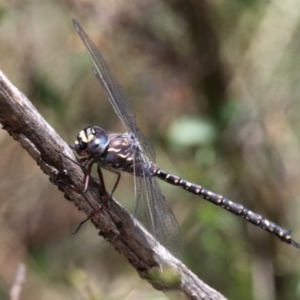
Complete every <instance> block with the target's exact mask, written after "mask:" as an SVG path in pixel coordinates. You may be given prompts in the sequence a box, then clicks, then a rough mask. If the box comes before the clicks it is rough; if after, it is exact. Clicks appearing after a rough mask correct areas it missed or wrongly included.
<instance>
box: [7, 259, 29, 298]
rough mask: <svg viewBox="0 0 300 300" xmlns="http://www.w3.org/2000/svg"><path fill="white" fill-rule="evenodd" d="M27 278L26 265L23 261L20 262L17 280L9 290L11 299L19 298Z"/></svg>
mask: <svg viewBox="0 0 300 300" xmlns="http://www.w3.org/2000/svg"><path fill="white" fill-rule="evenodd" d="M25 280H26V266H25V265H24V264H22V263H19V265H18V267H17V271H16V276H15V280H14V282H13V285H12V287H11V289H10V291H9V296H10V298H9V299H10V300H19V299H20V295H21V291H22V286H23V284H24V282H25Z"/></svg>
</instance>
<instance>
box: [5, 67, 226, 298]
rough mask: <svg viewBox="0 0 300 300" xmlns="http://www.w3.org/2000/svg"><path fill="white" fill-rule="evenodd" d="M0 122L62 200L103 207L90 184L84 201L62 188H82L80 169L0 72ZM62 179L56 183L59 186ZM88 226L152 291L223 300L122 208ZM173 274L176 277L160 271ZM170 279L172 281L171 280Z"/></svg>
mask: <svg viewBox="0 0 300 300" xmlns="http://www.w3.org/2000/svg"><path fill="white" fill-rule="evenodd" d="M0 122H1V123H2V125H3V128H4V129H5V130H6V131H7V132H8V133H9V134H10V135H11V136H12V137H13V138H14V139H15V140H16V141H18V142H20V143H21V145H22V147H23V148H24V149H25V150H26V151H27V152H28V153H29V154H30V156H31V157H32V158H33V159H34V160H35V161H36V162H37V164H38V165H39V166H40V168H41V170H42V171H43V172H44V173H45V174H46V175H48V176H49V178H50V180H51V182H53V183H54V184H56V185H57V186H58V188H59V189H60V190H61V191H63V193H64V195H65V197H66V198H67V199H68V200H71V201H73V203H74V204H75V205H76V206H77V207H78V208H79V209H80V210H83V211H84V212H85V213H86V214H87V215H88V216H89V215H91V214H92V212H93V211H94V209H96V208H98V207H99V205H101V204H103V202H102V200H101V195H100V189H99V185H98V184H99V183H97V182H96V181H95V180H94V179H91V182H90V185H89V189H88V191H87V193H86V194H85V195H84V196H82V195H79V194H77V193H76V192H75V191H74V189H71V188H69V187H68V186H67V185H66V184H63V182H67V183H70V184H73V185H75V186H81V184H82V180H83V177H84V174H83V172H82V170H81V169H80V167H79V166H77V165H76V164H74V163H72V162H71V161H70V160H68V159H67V158H65V157H64V156H63V155H61V154H60V153H59V152H58V151H61V152H63V153H64V154H65V155H67V156H69V157H73V159H75V158H74V155H73V152H72V151H71V149H70V148H69V146H68V145H67V144H66V143H65V142H64V141H63V140H62V139H61V137H60V136H59V135H58V134H57V133H56V132H55V130H54V129H53V128H52V127H51V126H50V125H49V124H48V123H47V122H46V121H45V120H44V119H43V117H42V116H41V115H40V114H39V112H38V111H37V110H36V108H35V107H34V106H33V105H32V103H31V102H30V101H29V100H28V99H27V98H26V97H25V96H24V95H23V94H22V93H21V92H20V91H19V90H18V89H17V88H16V87H15V86H13V85H12V83H11V82H10V81H9V80H8V79H7V78H6V76H5V75H4V74H3V73H2V72H1V70H0ZM58 179H60V180H58ZM91 221H92V223H93V224H94V225H95V227H96V228H97V229H99V230H100V232H99V234H100V235H101V236H103V237H104V238H105V239H106V240H107V241H108V242H109V243H111V244H112V245H113V246H114V247H115V249H116V250H117V251H118V252H120V253H121V254H122V255H124V256H125V257H126V258H127V259H128V261H129V263H130V264H131V265H132V266H133V267H134V268H135V269H136V270H137V272H138V273H139V275H140V276H141V278H143V279H146V280H148V282H149V283H150V284H152V286H153V287H154V288H156V289H158V290H161V291H164V292H166V293H167V294H172V297H176V299H179V298H178V297H179V296H181V297H182V296H184V298H186V299H211V300H212V299H213V300H221V299H225V298H224V296H222V295H221V294H220V293H218V292H217V291H215V290H214V289H212V288H211V287H209V286H208V285H207V284H205V283H204V282H202V281H201V280H200V279H199V278H197V276H196V275H195V274H193V273H192V272H191V271H190V270H189V269H188V268H187V267H186V266H185V265H184V264H182V263H181V262H180V261H179V260H177V259H176V258H174V257H173V256H172V255H171V254H170V253H168V252H167V251H166V250H165V249H164V248H163V247H162V246H160V245H159V244H158V243H157V242H156V241H155V239H154V238H153V237H152V236H151V235H150V234H149V233H147V232H146V231H145V229H144V228H143V227H142V226H141V225H140V224H139V223H138V221H137V220H136V219H134V217H133V216H132V215H131V214H130V213H128V211H127V210H126V209H124V208H123V207H122V206H121V205H120V204H118V203H117V202H116V201H114V200H113V199H110V200H109V201H107V203H106V204H105V209H103V210H102V211H101V213H99V214H96V215H94V216H93V217H92V218H91ZM165 269H167V270H172V272H175V273H176V275H173V273H172V272H171V273H172V276H169V275H168V276H165V275H164V274H170V273H169V272H165V273H164V274H163V275H162V274H161V270H165ZM170 278H171V279H170Z"/></svg>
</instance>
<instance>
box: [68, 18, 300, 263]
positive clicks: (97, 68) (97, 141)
mask: <svg viewBox="0 0 300 300" xmlns="http://www.w3.org/2000/svg"><path fill="white" fill-rule="evenodd" d="M73 23H74V26H75V29H76V31H77V33H78V35H79V36H80V38H81V39H82V41H83V43H84V45H85V47H86V48H87V50H88V53H89V55H90V57H91V59H92V61H93V63H94V67H93V72H94V74H95V76H96V78H97V80H98V81H99V82H100V84H101V86H102V88H103V89H104V91H105V93H106V95H107V97H108V99H109V101H110V103H111V105H112V106H113V108H114V110H115V112H116V113H117V115H118V116H119V118H120V120H121V121H122V123H123V124H124V126H125V127H126V128H127V132H125V133H107V132H106V131H105V130H104V129H103V128H101V127H99V126H93V125H91V126H86V127H85V128H83V129H82V130H81V131H80V132H79V133H78V135H77V137H76V140H75V143H74V145H72V146H71V148H72V149H73V150H74V151H75V152H76V153H77V155H78V156H79V157H80V158H78V161H79V162H80V163H81V165H82V166H83V168H84V171H85V177H84V180H83V186H84V187H83V190H82V192H86V191H87V189H88V185H89V180H90V177H91V169H92V166H93V165H94V164H96V165H97V172H98V176H99V179H100V184H101V189H102V192H104V194H105V195H107V198H109V196H112V194H113V192H114V191H115V189H116V188H117V186H118V184H119V181H120V178H121V172H127V173H129V174H132V175H133V176H134V186H135V210H134V214H135V216H136V218H137V219H138V220H139V221H141V223H142V224H143V225H144V226H145V227H146V229H147V230H148V231H149V232H150V233H152V235H153V236H154V237H155V238H156V240H157V241H158V242H159V243H161V244H162V245H163V246H165V247H166V248H167V249H168V250H169V251H170V252H171V253H172V254H173V255H175V256H177V257H180V256H181V254H182V244H183V238H182V234H181V230H180V227H179V224H178V222H177V220H176V217H175V216H174V214H173V212H172V210H171V208H170V206H169V204H168V202H167V201H166V199H165V197H164V196H163V194H162V192H161V190H160V187H159V185H158V183H157V181H156V178H159V179H161V180H163V181H165V182H167V183H169V184H172V185H175V186H178V187H180V188H182V189H184V190H186V191H187V192H190V193H192V194H194V195H197V196H199V197H201V198H202V199H204V200H207V201H209V202H211V203H213V204H215V205H217V206H219V207H221V208H223V209H225V210H227V211H228V212H230V213H232V214H234V215H237V216H240V217H242V218H244V219H245V220H246V221H248V222H250V223H252V224H253V225H256V226H258V227H260V228H262V229H264V230H266V231H267V232H269V233H271V234H273V235H275V236H276V237H278V238H279V239H280V240H281V241H283V242H285V243H287V244H291V245H292V246H294V247H296V248H299V249H300V244H299V243H297V242H296V241H294V240H293V239H292V237H291V231H290V230H288V229H285V228H283V227H281V226H279V225H278V224H276V223H274V222H272V221H270V220H267V219H266V218H264V217H263V216H262V215H260V214H257V213H255V212H253V211H251V210H249V209H247V208H246V207H245V206H243V205H242V204H239V203H236V202H233V201H231V200H229V199H227V198H225V197H224V196H222V195H220V194H217V193H214V192H212V191H209V190H208V189H206V188H204V187H202V186H201V185H198V184H194V183H191V182H189V181H187V180H185V179H182V178H180V177H179V176H176V175H173V174H170V173H168V172H165V171H163V170H162V169H161V168H160V167H158V166H157V165H156V164H155V151H154V148H153V146H152V144H151V142H150V141H149V140H148V139H147V138H146V137H145V136H144V135H143V133H142V132H141V130H140V129H139V127H138V126H137V123H136V115H135V111H134V108H133V105H132V101H131V99H130V98H129V96H128V95H127V94H126V92H125V91H124V89H123V88H122V87H121V85H120V84H119V82H118V80H117V79H116V77H115V76H114V75H113V73H112V71H111V70H110V69H109V67H108V65H107V63H106V61H105V60H104V58H103V56H102V54H101V53H100V51H99V50H98V49H97V47H96V45H95V44H94V43H93V42H92V41H91V40H90V38H89V37H88V35H87V34H86V32H85V31H84V30H83V28H82V27H81V25H80V24H79V23H78V22H77V21H76V20H74V19H73ZM101 169H105V170H108V171H111V172H113V173H115V174H116V175H117V180H116V183H115V184H114V186H113V188H112V191H111V193H110V195H109V194H108V193H107V191H106V188H105V182H104V178H103V174H102V171H101Z"/></svg>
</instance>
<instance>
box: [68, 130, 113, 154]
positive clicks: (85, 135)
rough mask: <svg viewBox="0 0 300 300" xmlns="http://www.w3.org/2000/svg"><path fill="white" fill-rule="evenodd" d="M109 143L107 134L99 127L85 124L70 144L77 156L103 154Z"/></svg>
mask: <svg viewBox="0 0 300 300" xmlns="http://www.w3.org/2000/svg"><path fill="white" fill-rule="evenodd" d="M108 144H109V139H108V135H107V133H106V132H105V130H103V129H102V128H101V127H98V126H87V127H85V128H84V129H82V130H81V131H80V132H79V133H78V135H77V137H76V140H75V143H74V145H72V146H71V148H72V149H73V150H75V151H76V153H77V154H78V155H79V156H88V155H91V156H98V155H101V154H103V152H104V151H105V150H106V149H107V147H108Z"/></svg>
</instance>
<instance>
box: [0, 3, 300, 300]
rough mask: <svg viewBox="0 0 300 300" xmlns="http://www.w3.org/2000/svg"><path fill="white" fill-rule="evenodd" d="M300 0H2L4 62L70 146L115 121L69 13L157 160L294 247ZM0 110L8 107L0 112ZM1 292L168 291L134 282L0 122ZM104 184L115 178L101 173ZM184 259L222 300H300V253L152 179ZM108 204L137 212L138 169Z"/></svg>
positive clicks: (299, 168)
mask: <svg viewBox="0 0 300 300" xmlns="http://www.w3.org/2000/svg"><path fill="white" fill-rule="evenodd" d="M299 5H300V1H297V0H294V1H291V0H286V1H279V0H273V1H258V0H240V1H237V0H227V1H203V0H199V1H193V0H184V1H183V0H173V1H157V0H154V1H130V2H129V1H121V0H114V1H102V0H98V1H95V0H82V1H79V0H68V1H57V0H51V1H50V0H48V1H47V0H45V1H38V0H25V1H24V0H22V1H21V0H11V1H1V0H0V69H1V70H2V71H3V72H4V73H5V74H6V75H7V76H8V78H9V79H10V80H11V81H12V82H13V84H15V85H16V86H17V87H18V88H19V89H20V90H21V91H22V92H23V93H24V94H25V95H26V96H27V97H28V98H29V99H30V100H31V101H32V102H33V103H34V105H35V106H36V107H37V108H38V110H39V111H40V113H41V114H42V115H43V116H44V118H45V119H46V120H47V121H48V122H49V123H50V124H51V125H52V126H53V127H54V128H55V129H56V130H57V131H58V132H59V133H60V135H61V136H62V137H63V138H64V139H65V140H66V141H67V142H69V143H72V142H73V141H74V140H75V137H76V134H77V133H78V131H79V130H80V129H81V128H82V127H83V126H84V125H87V124H97V125H100V126H101V127H103V128H105V129H106V130H108V131H110V132H122V131H124V130H125V129H124V127H123V126H122V124H121V122H120V120H119V119H118V117H117V116H116V114H115V113H114V111H113V109H112V107H111V105H110V104H109V101H108V100H107V98H106V97H105V95H104V93H103V91H102V90H101V87H100V85H99V84H98V82H97V81H96V79H95V77H94V75H93V72H92V71H91V68H92V63H91V60H90V58H89V57H88V54H87V51H86V50H85V48H84V46H83V44H82V42H81V40H80V39H79V37H78V35H77V33H76V31H75V30H74V28H73V24H72V22H71V18H76V19H77V20H78V21H79V22H80V23H81V25H82V26H83V28H84V29H85V31H86V32H87V33H88V34H89V36H90V38H91V39H92V40H93V41H94V42H95V43H96V45H97V46H98V48H99V49H100V50H101V52H102V53H103V55H104V57H105V58H106V60H107V62H108V64H109V66H110V67H111V69H112V70H113V71H114V73H115V75H116V77H117V78H118V80H119V82H120V83H121V85H122V86H123V87H124V89H125V90H126V91H127V92H128V94H129V95H130V96H131V98H132V99H133V102H134V106H135V108H136V112H137V119H138V124H139V126H140V127H141V129H142V131H143V132H144V133H145V135H146V136H147V137H148V138H149V139H150V140H151V141H152V143H153V145H154V147H155V149H156V156H157V163H158V165H159V166H161V168H162V169H164V170H167V171H169V172H173V173H174V174H177V175H180V176H181V177H183V178H186V179H187V180H189V181H191V182H195V183H198V184H201V185H203V186H204V187H206V188H208V189H210V190H212V191H214V192H216V193H221V194H223V195H225V196H226V197H228V198H229V199H232V200H233V201H236V202H239V203H242V204H243V205H245V206H246V207H248V208H249V209H252V210H254V211H256V212H258V213H260V214H262V215H263V216H264V217H266V218H268V219H270V220H272V221H274V222H276V223H278V224H280V225H281V226H283V227H285V228H289V229H293V233H292V236H293V238H294V239H295V240H296V241H298V242H300V218H299V213H300V185H299V182H300V148H299V138H300V103H299V95H300V84H299V82H300V58H299V52H300V42H299V41H300V26H299V24H300V23H299V20H300V10H299ZM0 109H1V108H0ZM0 156H1V160H0V179H1V180H0V298H1V299H8V298H9V289H10V288H11V286H12V284H13V282H14V280H15V279H14V277H15V274H16V272H17V269H18V266H19V264H20V263H24V264H25V266H26V282H25V284H24V286H23V290H22V297H21V299H45V300H47V299H167V297H166V296H165V295H163V294H162V293H160V292H158V291H155V290H154V289H153V288H152V287H151V286H150V285H149V284H147V282H145V281H143V280H141V279H140V278H139V276H138V275H137V274H136V272H135V271H134V270H133V268H132V267H131V266H130V265H129V264H128V263H127V261H126V260H125V259H124V258H123V257H122V256H120V255H119V254H118V253H117V252H116V251H115V250H114V248H113V247H112V246H111V245H110V244H108V243H106V242H105V241H103V240H102V238H101V237H99V238H97V231H96V229H95V228H94V227H93V226H91V224H89V223H86V224H85V225H84V227H83V228H82V229H81V230H80V232H79V233H78V234H76V235H72V234H71V232H72V231H73V230H74V229H76V228H77V226H78V224H79V222H80V221H81V220H83V219H84V218H85V215H84V214H83V213H82V212H78V211H77V209H76V208H75V206H74V205H72V203H69V202H68V201H66V200H65V199H64V197H63V194H62V193H60V192H58V190H57V189H56V187H54V186H53V185H52V184H51V183H50V182H49V180H48V178H47V177H46V176H44V175H43V174H42V173H41V171H40V170H39V168H38V167H37V166H36V163H35V162H34V161H33V160H32V159H31V158H30V157H29V155H28V154H27V153H26V152H25V151H23V149H22V148H21V147H20V145H19V144H18V143H16V142H15V141H13V139H12V138H11V137H9V136H8V134H7V132H6V131H4V130H1V131H0ZM105 175H106V178H107V181H108V185H109V184H111V185H112V183H113V182H114V181H113V180H114V176H112V175H111V174H107V173H105ZM160 185H161V188H162V191H163V193H164V195H165V197H166V198H167V200H168V201H169V203H170V205H171V207H172V209H173V211H174V214H175V215H176V217H177V219H178V222H179V224H180V226H181V228H182V232H183V236H184V241H185V242H184V258H183V261H184V263H185V264H186V265H187V266H188V267H189V268H190V269H191V270H192V271H193V272H195V273H196V274H197V275H198V276H199V277H200V278H201V279H202V280H204V281H205V282H206V283H208V284H209V285H211V286H212V287H213V288H215V289H217V290H219V291H220V292H221V293H223V294H224V295H225V296H226V297H228V298H229V299H255V300H258V299H264V300H271V299H287V300H288V299H300V277H299V276H300V255H299V254H300V252H299V250H297V249H295V248H293V247H292V246H290V245H287V244H285V243H282V242H280V241H279V239H277V238H276V237H274V236H271V235H270V234H268V233H266V232H264V231H263V230H261V229H259V228H257V227H255V226H253V225H249V224H248V223H247V222H245V221H244V220H242V219H241V218H239V217H237V216H234V215H232V214H230V213H228V212H226V211H224V210H222V209H221V208H218V207H216V206H214V205H212V204H210V203H208V202H206V201H204V200H202V199H201V198H199V197H196V196H193V195H190V194H188V193H186V192H184V191H182V190H181V189H178V188H176V187H173V186H170V185H168V184H165V183H160ZM114 196H115V198H116V199H117V200H119V201H120V202H121V204H122V205H123V206H125V207H126V208H127V209H128V210H130V211H131V212H132V211H133V206H134V202H133V199H134V195H133V183H132V176H130V175H126V174H124V175H123V176H122V180H121V183H120V185H119V188H118V190H117V191H116V193H115V195H114Z"/></svg>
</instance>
